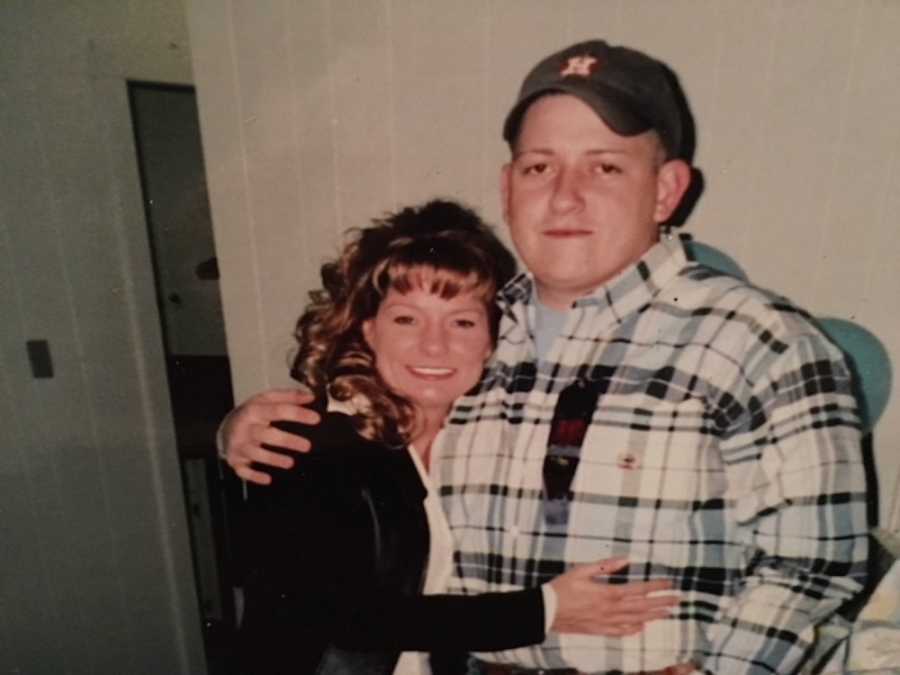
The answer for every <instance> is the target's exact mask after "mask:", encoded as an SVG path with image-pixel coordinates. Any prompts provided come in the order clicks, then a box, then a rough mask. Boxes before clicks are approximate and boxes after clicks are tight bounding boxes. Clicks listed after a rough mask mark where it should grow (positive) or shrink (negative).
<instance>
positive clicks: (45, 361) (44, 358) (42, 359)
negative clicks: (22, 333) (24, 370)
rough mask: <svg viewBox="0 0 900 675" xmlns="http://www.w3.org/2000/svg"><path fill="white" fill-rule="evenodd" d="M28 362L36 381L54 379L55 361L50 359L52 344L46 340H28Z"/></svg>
mask: <svg viewBox="0 0 900 675" xmlns="http://www.w3.org/2000/svg"><path fill="white" fill-rule="evenodd" d="M25 346H26V347H27V349H28V361H29V362H30V363H31V374H32V375H34V377H35V379H46V378H50V377H53V359H51V358H50V343H49V342H47V341H46V340H28V341H27V342H26V343H25Z"/></svg>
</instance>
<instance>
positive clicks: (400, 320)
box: [394, 314, 415, 326]
mask: <svg viewBox="0 0 900 675" xmlns="http://www.w3.org/2000/svg"><path fill="white" fill-rule="evenodd" d="M394 323H395V324H397V325H399V326H412V325H413V324H414V323H415V319H413V317H411V316H407V315H406V314H400V315H398V316H395V317H394Z"/></svg>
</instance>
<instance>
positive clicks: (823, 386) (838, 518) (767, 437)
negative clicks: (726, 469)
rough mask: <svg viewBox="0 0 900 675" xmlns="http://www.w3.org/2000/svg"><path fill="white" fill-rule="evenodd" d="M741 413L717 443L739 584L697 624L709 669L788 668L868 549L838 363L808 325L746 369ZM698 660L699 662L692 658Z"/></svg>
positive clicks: (862, 489) (848, 396)
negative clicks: (712, 619)
mask: <svg viewBox="0 0 900 675" xmlns="http://www.w3.org/2000/svg"><path fill="white" fill-rule="evenodd" d="M751 375H752V378H751V383H752V386H751V388H750V389H751V390H750V391H749V396H748V397H747V398H746V399H745V401H744V402H743V403H744V404H743V406H742V407H743V409H744V410H745V411H746V414H745V415H743V416H742V419H740V420H735V423H734V424H733V425H732V427H731V429H730V432H729V434H728V435H727V436H726V438H725V439H724V440H723V442H722V452H723V455H724V456H731V457H741V458H743V459H742V461H740V462H736V463H733V464H732V466H731V469H730V475H729V482H730V483H731V485H732V490H733V491H734V494H735V495H736V500H735V508H736V516H737V525H736V530H737V534H738V538H739V541H740V543H741V544H742V545H743V546H744V548H745V550H746V558H747V560H748V573H747V575H746V576H745V578H744V583H743V586H742V590H741V591H740V592H739V593H738V595H737V596H736V597H735V598H734V599H733V601H732V602H731V603H729V604H728V605H727V606H726V607H725V609H724V611H723V612H722V613H721V615H720V617H719V619H718V621H717V622H716V623H715V624H713V625H712V626H711V628H710V629H709V631H708V635H707V637H708V639H709V642H710V651H709V653H708V656H707V658H706V660H705V662H704V663H703V664H702V668H703V670H704V672H706V673H715V674H716V675H749V674H751V673H752V674H753V675H759V674H763V673H794V672H796V671H797V669H798V668H799V667H800V666H801V665H802V664H803V662H804V660H805V659H806V657H807V655H808V653H809V651H810V648H811V646H812V644H813V642H814V639H815V630H816V626H817V625H818V624H820V623H821V622H823V621H824V620H825V619H827V618H828V617H829V616H830V615H831V614H833V613H834V612H835V611H836V610H837V609H838V607H839V606H840V605H841V604H842V603H844V602H845V601H847V600H848V599H850V598H851V597H853V596H854V595H855V594H856V593H857V592H859V590H860V589H861V582H862V580H863V579H864V575H865V567H866V558H867V522H866V486H865V475H864V470H863V465H862V458H861V450H860V425H859V421H858V417H857V410H856V403H855V400H854V397H853V394H852V389H851V381H850V374H849V371H848V369H847V366H846V363H845V361H844V360H843V358H842V357H841V355H840V354H839V352H838V351H837V349H836V348H834V347H833V346H832V345H831V344H830V343H827V342H826V341H825V340H824V339H822V338H820V337H819V336H818V335H809V336H804V337H801V338H800V339H797V340H795V341H793V342H792V343H791V344H790V345H785V349H784V351H783V352H782V353H780V354H779V355H778V356H777V357H776V358H774V360H773V361H772V362H771V363H770V364H769V365H767V366H766V368H765V369H764V372H763V373H762V374H753V373H752V370H751ZM697 665H701V664H697Z"/></svg>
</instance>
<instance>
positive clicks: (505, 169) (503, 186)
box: [500, 162, 512, 223]
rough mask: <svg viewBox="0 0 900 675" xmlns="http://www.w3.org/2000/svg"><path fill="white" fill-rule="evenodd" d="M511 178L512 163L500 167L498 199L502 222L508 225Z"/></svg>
mask: <svg viewBox="0 0 900 675" xmlns="http://www.w3.org/2000/svg"><path fill="white" fill-rule="evenodd" d="M511 178H512V162H507V163H506V164H504V165H503V166H502V167H500V199H501V200H502V201H503V203H502V206H503V222H505V223H509V193H510V186H509V181H510V179H511Z"/></svg>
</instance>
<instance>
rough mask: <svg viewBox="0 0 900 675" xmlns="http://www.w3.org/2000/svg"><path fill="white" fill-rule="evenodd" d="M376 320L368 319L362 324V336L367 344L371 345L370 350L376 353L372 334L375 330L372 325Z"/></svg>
mask: <svg viewBox="0 0 900 675" xmlns="http://www.w3.org/2000/svg"><path fill="white" fill-rule="evenodd" d="M374 321H375V319H366V320H365V321H363V322H362V334H363V339H364V340H365V341H366V344H367V345H369V349H371V350H372V351H374V347H372V332H373V331H374V330H375V329H374V327H373V326H372V323H373V322H374Z"/></svg>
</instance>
